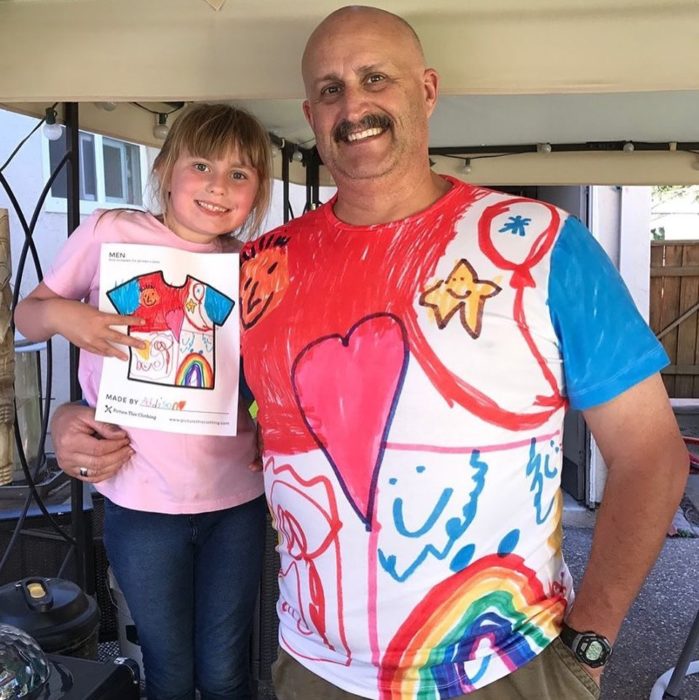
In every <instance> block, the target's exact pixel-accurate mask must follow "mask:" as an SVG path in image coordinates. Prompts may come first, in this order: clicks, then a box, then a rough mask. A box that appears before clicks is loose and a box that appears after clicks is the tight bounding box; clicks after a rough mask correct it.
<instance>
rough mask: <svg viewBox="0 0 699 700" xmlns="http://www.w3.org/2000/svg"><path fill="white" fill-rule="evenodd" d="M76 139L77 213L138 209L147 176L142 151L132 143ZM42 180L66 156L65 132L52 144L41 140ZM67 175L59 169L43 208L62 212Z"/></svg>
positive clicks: (82, 135) (91, 137)
mask: <svg viewBox="0 0 699 700" xmlns="http://www.w3.org/2000/svg"><path fill="white" fill-rule="evenodd" d="M78 138H79V139H80V174H79V177H80V211H81V212H82V213H83V214H87V213H90V212H91V211H93V210H94V209H97V208H98V207H103V208H104V207H106V208H109V207H122V206H131V207H141V206H142V205H143V183H144V181H145V179H146V177H145V173H146V172H147V166H146V155H145V148H144V147H143V146H139V145H137V144H134V143H128V142H126V141H119V140H118V139H112V138H108V137H107V136H100V135H99V134H91V133H88V132H85V131H81V132H80V133H79V136H78ZM45 144H46V155H47V157H46V158H45V168H44V170H45V176H46V178H47V179H48V177H49V176H50V174H51V173H52V172H53V171H54V169H55V168H56V166H57V165H58V164H59V163H60V162H61V159H62V158H63V156H64V155H65V152H66V131H65V129H63V135H62V136H61V138H60V139H58V140H56V141H48V140H47V139H45ZM67 194H68V173H67V169H65V168H63V169H62V170H61V172H60V173H59V175H58V177H57V178H56V180H55V181H54V183H53V185H51V192H50V193H49V197H47V201H46V208H47V210H49V211H66V198H67Z"/></svg>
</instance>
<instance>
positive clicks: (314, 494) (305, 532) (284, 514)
mask: <svg viewBox="0 0 699 700" xmlns="http://www.w3.org/2000/svg"><path fill="white" fill-rule="evenodd" d="M264 469H265V472H266V475H265V479H266V481H267V485H268V489H267V492H268V500H269V504H270V510H271V512H272V517H273V519H274V526H275V528H276V530H277V532H278V533H279V538H280V544H279V552H280V555H281V559H282V560H281V570H280V573H279V578H280V588H282V602H281V606H280V610H279V614H280V620H281V622H282V624H281V626H280V639H281V641H282V644H284V645H285V646H286V648H287V649H288V650H289V651H291V652H293V653H294V654H296V655H298V656H304V657H305V658H313V660H315V661H327V662H330V663H339V664H342V665H344V666H348V665H349V664H350V661H351V656H352V655H351V651H350V649H349V647H348V645H347V638H346V635H345V626H344V612H343V609H344V601H343V590H342V556H341V552H340V549H339V545H338V532H339V531H340V528H341V527H342V523H341V522H340V519H339V515H338V510H337V502H336V500H335V495H334V493H333V489H332V485H331V483H330V482H329V481H328V479H326V478H325V477H316V478H312V479H303V478H302V477H301V476H300V475H299V474H298V473H297V472H296V470H295V469H294V468H293V467H292V466H291V465H289V464H284V465H280V466H276V465H275V463H274V458H273V457H270V458H269V459H267V460H266V462H265V466H264ZM269 472H271V474H273V475H274V476H273V477H270V474H269ZM282 503H283V504H284V505H283V506H282V505H281V504H282ZM321 567H322V570H323V576H322V577H321V576H320V575H319V573H318V569H319V568H321ZM329 571H334V577H333V576H329V575H328V572H329ZM284 586H289V587H292V588H293V589H294V590H295V596H294V597H295V599H296V600H298V601H301V605H300V609H291V608H290V607H289V605H288V603H286V602H285V601H284V597H283V588H284ZM290 621H291V624H292V625H293V626H295V627H296V630H297V631H298V633H299V634H301V635H303V636H308V635H309V634H311V630H312V629H314V630H315V631H316V632H317V634H318V636H320V638H321V639H322V640H323V644H324V645H325V646H326V647H327V649H328V650H329V652H331V653H328V655H327V656H325V657H319V656H316V657H309V656H308V655H307V654H303V653H302V652H300V651H299V650H298V649H295V648H294V646H293V644H292V643H291V642H289V640H288V639H286V638H285V636H284V624H285V623H286V624H289V623H290Z"/></svg>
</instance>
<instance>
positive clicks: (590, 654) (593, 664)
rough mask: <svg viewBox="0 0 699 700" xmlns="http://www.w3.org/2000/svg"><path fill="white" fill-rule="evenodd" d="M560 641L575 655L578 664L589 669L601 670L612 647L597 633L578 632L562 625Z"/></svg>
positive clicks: (607, 659) (564, 624)
mask: <svg viewBox="0 0 699 700" xmlns="http://www.w3.org/2000/svg"><path fill="white" fill-rule="evenodd" d="M561 641H562V642H563V644H565V645H566V646H567V647H568V648H569V649H570V650H571V651H572V652H573V654H575V658H576V659H577V660H578V661H580V663H583V664H585V665H586V666H589V667H590V668H601V667H602V666H604V664H606V663H607V661H609V656H610V655H611V653H612V645H611V644H610V643H609V640H608V639H607V638H606V637H604V636H602V635H601V634H597V632H592V631H587V632H578V630H574V629H573V628H572V627H569V626H568V625H566V623H565V622H564V623H563V628H562V629H561Z"/></svg>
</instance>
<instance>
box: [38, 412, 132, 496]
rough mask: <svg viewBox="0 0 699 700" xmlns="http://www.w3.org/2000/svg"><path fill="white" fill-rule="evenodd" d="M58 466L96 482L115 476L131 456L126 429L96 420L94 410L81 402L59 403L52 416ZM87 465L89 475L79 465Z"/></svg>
mask: <svg viewBox="0 0 699 700" xmlns="http://www.w3.org/2000/svg"><path fill="white" fill-rule="evenodd" d="M51 436H52V439H53V446H54V449H55V450H56V459H57V460H58V466H59V467H60V468H61V469H62V470H63V471H64V472H66V474H70V476H73V477H75V478H79V479H81V480H82V481H89V482H92V483H96V482H98V481H104V479H108V478H109V477H110V476H113V475H114V474H115V473H116V472H117V471H119V469H121V467H122V466H123V465H124V464H125V463H126V462H128V461H129V459H131V455H132V454H133V450H132V449H131V447H130V446H129V438H128V435H127V434H126V432H125V431H124V430H122V429H121V428H119V427H118V426H116V425H111V424H110V423H102V422H100V421H96V420H95V410H94V409H93V408H90V407H89V406H82V405H81V404H75V403H70V404H63V405H62V406H59V407H58V408H57V409H56V410H55V412H54V414H53V418H52V419H51ZM81 468H82V469H87V476H83V475H81V474H80V469H81Z"/></svg>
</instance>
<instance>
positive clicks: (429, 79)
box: [422, 68, 439, 117]
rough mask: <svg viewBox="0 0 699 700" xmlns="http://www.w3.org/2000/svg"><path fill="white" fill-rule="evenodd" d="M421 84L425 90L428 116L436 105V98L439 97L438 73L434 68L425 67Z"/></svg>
mask: <svg viewBox="0 0 699 700" xmlns="http://www.w3.org/2000/svg"><path fill="white" fill-rule="evenodd" d="M422 85H423V89H424V91H425V106H426V107H427V116H428V117H429V116H431V114H432V112H434V108H435V107H436V106H437V98H438V97H439V73H437V71H436V70H435V69H434V68H425V72H424V74H423V77H422Z"/></svg>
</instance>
